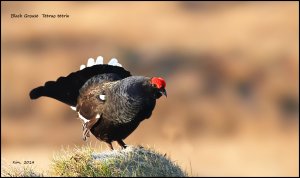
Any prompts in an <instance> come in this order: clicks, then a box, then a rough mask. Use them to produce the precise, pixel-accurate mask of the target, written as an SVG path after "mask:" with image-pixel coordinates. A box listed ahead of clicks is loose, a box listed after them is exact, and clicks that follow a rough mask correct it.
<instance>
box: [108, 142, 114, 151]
mask: <svg viewBox="0 0 300 178" xmlns="http://www.w3.org/2000/svg"><path fill="white" fill-rule="evenodd" d="M106 144H107V146H108V147H109V148H110V150H114V148H113V146H112V144H111V142H106Z"/></svg>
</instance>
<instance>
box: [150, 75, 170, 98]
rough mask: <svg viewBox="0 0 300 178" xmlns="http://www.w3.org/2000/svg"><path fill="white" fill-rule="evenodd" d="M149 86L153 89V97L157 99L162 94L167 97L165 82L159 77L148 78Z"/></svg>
mask: <svg viewBox="0 0 300 178" xmlns="http://www.w3.org/2000/svg"><path fill="white" fill-rule="evenodd" d="M150 83H151V86H152V88H153V89H154V91H155V97H156V98H157V99H158V98H160V97H161V96H162V95H165V96H166V97H167V91H166V82H165V80H164V79H163V78H161V77H152V78H151V80H150Z"/></svg>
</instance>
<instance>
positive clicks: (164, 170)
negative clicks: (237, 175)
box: [51, 146, 187, 177]
mask: <svg viewBox="0 0 300 178" xmlns="http://www.w3.org/2000/svg"><path fill="white" fill-rule="evenodd" d="M51 171H52V174H54V175H56V176H86V177H94V176H101V177H102V176H105V177H107V176H115V177H128V176H131V177H145V176H147V177H158V176H159V177H166V176H168V177H169V176H170V177H184V176H187V174H186V173H185V172H184V171H182V170H181V169H180V167H179V166H178V165H177V164H176V163H174V162H172V161H171V160H170V159H169V158H167V157H166V156H164V155H161V154H159V153H157V152H156V151H154V150H152V149H149V148H147V149H145V148H143V147H140V146H139V147H133V146H129V147H127V148H126V149H122V150H113V151H104V152H101V153H96V152H95V151H94V150H93V149H91V148H90V147H82V148H79V149H76V150H74V151H72V152H70V151H64V152H62V153H60V154H58V155H56V156H55V157H54V159H53V164H52V170H51Z"/></svg>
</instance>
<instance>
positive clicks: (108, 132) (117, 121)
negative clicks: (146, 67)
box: [30, 64, 166, 149]
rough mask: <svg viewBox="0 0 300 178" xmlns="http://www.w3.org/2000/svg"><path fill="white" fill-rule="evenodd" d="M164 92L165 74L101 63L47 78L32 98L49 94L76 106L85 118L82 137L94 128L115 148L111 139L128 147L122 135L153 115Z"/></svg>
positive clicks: (35, 90) (31, 94)
mask: <svg viewBox="0 0 300 178" xmlns="http://www.w3.org/2000/svg"><path fill="white" fill-rule="evenodd" d="M162 94H164V95H166V91H165V81H164V80H163V79H162V78H157V77H152V78H150V77H144V76H131V74H130V72H128V71H126V70H125V69H124V68H122V67H119V66H112V65H106V64H100V65H94V66H91V67H87V68H85V69H83V70H80V71H77V72H74V73H71V74H70V75H68V76H67V77H60V78H58V80H56V81H49V82H46V83H45V85H44V86H40V87H37V88H35V89H33V90H32V91H31V92H30V98H31V99H37V98H39V97H41V96H47V97H51V98H54V99H56V100H59V101H61V102H63V103H65V104H68V105H70V106H74V107H76V111H77V112H78V115H79V117H80V118H81V119H82V120H83V121H84V124H83V139H84V140H86V138H87V137H89V134H90V132H91V133H92V134H93V135H94V136H95V137H96V138H97V139H99V140H101V141H105V142H106V143H108V144H109V147H110V148H111V149H113V148H112V145H111V142H112V141H117V142H118V143H119V145H120V146H122V147H123V148H125V147H126V145H125V143H124V142H123V139H125V138H126V137H127V136H128V135H130V134H131V133H132V132H133V131H134V130H135V129H136V128H137V127H138V125H139V124H140V122H141V121H143V120H144V119H147V118H149V117H150V116H151V114H152V111H153V109H154V107H155V103H156V99H158V98H160V97H161V96H162Z"/></svg>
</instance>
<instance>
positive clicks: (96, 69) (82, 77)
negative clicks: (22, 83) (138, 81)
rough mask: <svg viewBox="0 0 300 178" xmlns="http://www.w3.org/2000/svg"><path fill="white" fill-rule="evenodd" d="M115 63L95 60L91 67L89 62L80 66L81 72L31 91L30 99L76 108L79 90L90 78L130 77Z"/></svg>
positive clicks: (127, 72)
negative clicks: (105, 76) (100, 76)
mask: <svg viewBox="0 0 300 178" xmlns="http://www.w3.org/2000/svg"><path fill="white" fill-rule="evenodd" d="M116 61H117V60H116V59H112V60H111V62H110V63H109V64H101V62H99V61H98V59H97V61H96V62H95V63H94V65H92V64H91V62H90V60H89V61H88V64H87V67H85V66H84V65H82V66H80V68H81V70H79V71H77V72H73V73H71V74H69V75H68V76H66V77H59V78H58V79H57V80H56V81H48V82H46V83H45V84H44V86H40V87H37V88H35V89H33V90H31V92H30V98H31V99H37V98H39V97H41V96H47V97H50V98H54V99H56V100H58V101H61V102H63V103H65V104H68V105H70V106H76V105H77V97H78V96H79V90H80V88H81V87H82V86H83V85H84V84H85V82H86V81H88V80H89V79H90V78H91V77H93V76H95V75H99V74H109V73H110V74H115V75H116V76H118V78H119V79H123V78H126V77H129V76H131V74H130V72H129V71H127V70H125V69H124V68H123V67H121V65H120V64H119V63H117V62H116Z"/></svg>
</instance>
